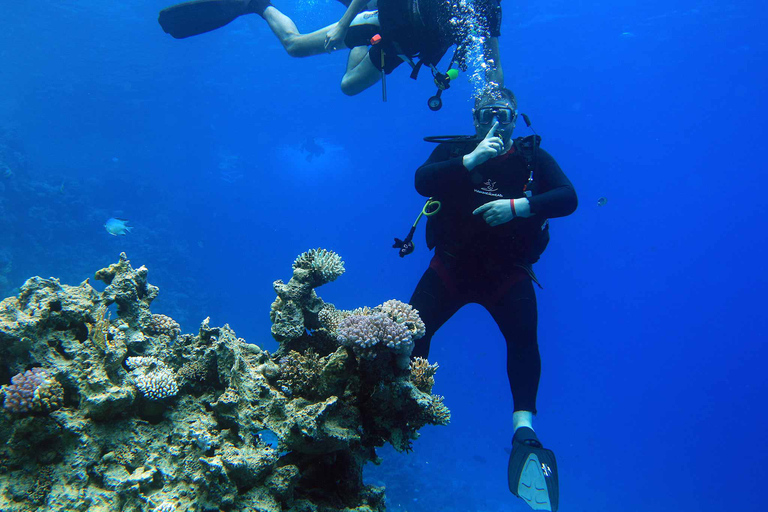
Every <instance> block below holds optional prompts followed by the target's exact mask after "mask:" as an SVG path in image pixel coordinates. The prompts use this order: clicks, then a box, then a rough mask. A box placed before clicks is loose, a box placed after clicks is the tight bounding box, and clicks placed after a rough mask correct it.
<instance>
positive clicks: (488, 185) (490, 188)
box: [475, 179, 504, 197]
mask: <svg viewBox="0 0 768 512" xmlns="http://www.w3.org/2000/svg"><path fill="white" fill-rule="evenodd" d="M483 185H485V186H484V187H483V188H481V189H479V190H478V189H475V192H477V193H478V194H483V195H486V196H493V197H504V196H503V195H502V194H497V193H496V191H497V190H499V189H498V187H496V182H495V181H491V180H490V179H489V180H488V181H486V182H485V183H483Z"/></svg>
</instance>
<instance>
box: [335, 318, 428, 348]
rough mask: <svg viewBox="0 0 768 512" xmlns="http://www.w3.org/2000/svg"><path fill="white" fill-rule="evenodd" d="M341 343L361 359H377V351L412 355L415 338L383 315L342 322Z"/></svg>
mask: <svg viewBox="0 0 768 512" xmlns="http://www.w3.org/2000/svg"><path fill="white" fill-rule="evenodd" d="M337 332H338V339H339V341H340V342H341V343H342V344H343V345H345V346H347V347H350V348H352V350H353V351H354V352H355V354H357V355H358V356H360V357H364V358H368V359H371V358H374V357H376V353H377V350H376V349H384V350H391V351H392V352H395V353H399V354H407V355H410V353H411V351H412V350H413V337H412V336H411V333H410V332H409V331H408V329H407V328H406V327H405V326H404V325H402V324H398V323H397V322H395V321H393V320H392V319H391V318H389V317H387V316H386V315H383V314H379V313H377V314H373V315H352V316H348V317H347V318H345V319H344V320H342V321H341V324H340V325H339V328H338V331H337Z"/></svg>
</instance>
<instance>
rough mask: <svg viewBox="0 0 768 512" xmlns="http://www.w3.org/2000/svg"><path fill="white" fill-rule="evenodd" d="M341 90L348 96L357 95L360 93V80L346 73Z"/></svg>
mask: <svg viewBox="0 0 768 512" xmlns="http://www.w3.org/2000/svg"><path fill="white" fill-rule="evenodd" d="M341 92H343V93H344V94H346V95H347V96H356V95H358V94H360V84H359V80H356V79H355V78H352V77H349V76H348V75H344V77H343V78H342V79H341Z"/></svg>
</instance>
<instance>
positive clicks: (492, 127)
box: [485, 119, 499, 139]
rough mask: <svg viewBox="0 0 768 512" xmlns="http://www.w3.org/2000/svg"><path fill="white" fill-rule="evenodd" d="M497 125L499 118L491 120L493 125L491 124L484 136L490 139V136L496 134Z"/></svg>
mask: <svg viewBox="0 0 768 512" xmlns="http://www.w3.org/2000/svg"><path fill="white" fill-rule="evenodd" d="M498 127H499V120H498V119H497V120H496V121H494V122H493V126H491V129H490V130H489V131H488V134H487V135H486V136H485V138H486V139H490V138H491V137H495V136H496V129H497V128H498Z"/></svg>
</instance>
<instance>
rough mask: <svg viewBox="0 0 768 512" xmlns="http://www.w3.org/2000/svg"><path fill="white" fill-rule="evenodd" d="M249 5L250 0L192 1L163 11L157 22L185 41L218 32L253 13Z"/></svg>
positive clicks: (168, 32)
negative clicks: (240, 17)
mask: <svg viewBox="0 0 768 512" xmlns="http://www.w3.org/2000/svg"><path fill="white" fill-rule="evenodd" d="M249 3H250V0H192V1H191V2H184V3H183V4H176V5H172V6H170V7H167V8H165V9H163V10H162V11H160V15H159V16H158V17H157V21H158V22H160V26H161V27H163V30H164V31H165V32H166V33H167V34H171V35H172V36H173V37H175V38H176V39H184V38H185V37H191V36H196V35H198V34H203V33H205V32H210V31H211V30H216V29H217V28H220V27H223V26H224V25H226V24H227V23H230V22H231V21H233V20H234V19H235V18H237V17H238V16H242V15H243V14H248V13H249V12H253V11H251V10H250V9H249Z"/></svg>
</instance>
